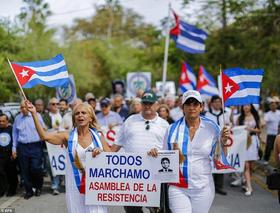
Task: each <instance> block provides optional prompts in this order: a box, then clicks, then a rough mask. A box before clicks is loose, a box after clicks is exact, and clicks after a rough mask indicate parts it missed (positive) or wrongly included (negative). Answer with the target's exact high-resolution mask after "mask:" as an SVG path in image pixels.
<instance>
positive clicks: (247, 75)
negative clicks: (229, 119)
mask: <svg viewBox="0 0 280 213" xmlns="http://www.w3.org/2000/svg"><path fill="white" fill-rule="evenodd" d="M263 74H264V70H263V69H251V70H249V69H242V68H230V69H226V70H224V71H223V72H222V92H223V96H224V101H225V106H242V105H247V104H259V101H260V89H261V82H262V78H263Z"/></svg>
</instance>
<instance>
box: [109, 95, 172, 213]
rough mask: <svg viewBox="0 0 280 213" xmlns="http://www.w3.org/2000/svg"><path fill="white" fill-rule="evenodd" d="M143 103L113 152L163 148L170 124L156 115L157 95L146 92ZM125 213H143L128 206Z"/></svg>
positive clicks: (118, 138) (122, 130) (122, 132)
mask: <svg viewBox="0 0 280 213" xmlns="http://www.w3.org/2000/svg"><path fill="white" fill-rule="evenodd" d="M141 103H142V112H141V113H139V114H135V115H131V116H130V117H128V118H127V119H126V121H125V122H124V123H123V125H122V127H121V128H120V131H119V132H118V134H117V140H116V142H115V143H114V144H113V146H112V147H111V149H112V151H114V152H117V151H119V150H120V148H121V147H123V148H124V150H125V152H133V153H147V152H148V151H150V150H151V149H154V148H157V149H158V150H161V149H162V148H163V140H164V136H165V132H166V130H167V128H168V126H169V124H168V123H167V121H165V120H164V119H162V118H160V117H159V116H158V114H157V113H156V109H157V97H156V95H155V93H154V92H153V91H151V90H148V91H146V92H144V93H143V95H142V99H141ZM125 211H126V212H127V213H138V212H143V211H142V207H140V206H139V207H138V206H136V207H134V206H127V207H125Z"/></svg>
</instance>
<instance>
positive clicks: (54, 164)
mask: <svg viewBox="0 0 280 213" xmlns="http://www.w3.org/2000/svg"><path fill="white" fill-rule="evenodd" d="M46 144H47V149H48V153H49V159H50V166H51V169H52V174H53V176H56V175H65V169H66V168H65V166H66V149H65V148H64V147H63V146H61V145H53V144H50V143H48V142H46Z"/></svg>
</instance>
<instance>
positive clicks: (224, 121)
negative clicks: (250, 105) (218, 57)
mask: <svg viewBox="0 0 280 213" xmlns="http://www.w3.org/2000/svg"><path fill="white" fill-rule="evenodd" d="M220 78H221V86H222V89H221V90H222V91H221V93H222V94H221V96H222V107H223V124H224V126H225V125H226V119H225V103H224V93H223V80H222V65H221V64H220Z"/></svg>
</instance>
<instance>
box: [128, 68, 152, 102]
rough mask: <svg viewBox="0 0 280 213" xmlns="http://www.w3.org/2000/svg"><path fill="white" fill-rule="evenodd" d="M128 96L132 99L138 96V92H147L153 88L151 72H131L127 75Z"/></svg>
mask: <svg viewBox="0 0 280 213" xmlns="http://www.w3.org/2000/svg"><path fill="white" fill-rule="evenodd" d="M126 84H127V88H126V96H127V97H128V98H132V97H135V96H136V93H137V91H138V90H143V91H145V90H147V89H150V88H151V73H150V72H129V73H127V75H126Z"/></svg>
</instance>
